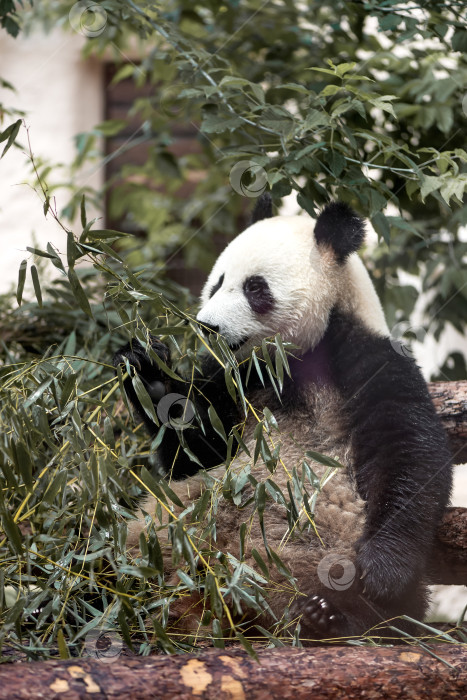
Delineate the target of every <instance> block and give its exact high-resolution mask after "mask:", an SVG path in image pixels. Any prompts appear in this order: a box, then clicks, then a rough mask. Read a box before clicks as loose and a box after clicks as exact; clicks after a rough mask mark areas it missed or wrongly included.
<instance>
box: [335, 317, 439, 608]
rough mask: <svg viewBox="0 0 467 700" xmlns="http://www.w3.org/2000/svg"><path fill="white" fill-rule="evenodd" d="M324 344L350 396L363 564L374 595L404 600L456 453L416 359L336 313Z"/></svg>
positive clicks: (420, 569) (422, 563)
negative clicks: (363, 509) (363, 506)
mask: <svg viewBox="0 0 467 700" xmlns="http://www.w3.org/2000/svg"><path fill="white" fill-rule="evenodd" d="M324 342H325V343H326V344H327V352H328V354H329V357H330V358H331V363H332V369H331V372H332V376H333V379H334V381H335V383H336V384H337V386H338V388H339V389H340V391H341V393H342V395H343V396H344V399H345V400H346V413H347V420H348V424H349V428H350V431H351V436H352V447H353V454H354V471H355V479H356V483H357V488H358V491H359V493H360V495H361V497H362V498H363V499H364V500H365V501H366V503H367V516H366V528H365V533H364V535H363V537H362V538H361V540H360V542H359V552H358V564H359V567H360V570H361V572H362V575H363V580H364V590H365V593H366V594H367V595H368V597H369V598H370V599H371V600H375V601H381V602H384V601H386V600H396V599H402V598H404V596H405V595H406V594H408V592H409V591H410V590H411V588H412V587H413V586H415V585H416V583H417V581H419V580H420V578H421V576H422V575H423V573H424V571H425V567H426V560H427V555H428V552H429V550H430V548H431V546H432V544H433V538H434V534H435V531H436V528H437V525H438V523H439V521H440V518H441V516H442V514H443V512H444V509H445V507H446V505H447V503H448V501H449V494H450V490H451V472H452V465H451V453H450V450H449V447H448V443H447V438H446V435H445V433H444V430H443V429H442V426H441V424H440V421H439V419H438V416H437V415H436V412H435V409H434V406H433V404H432V402H431V399H430V396H429V394H428V389H427V387H426V384H425V381H424V379H423V377H422V375H421V373H420V370H419V369H418V367H417V365H416V364H415V362H414V361H413V360H412V359H411V358H409V357H406V356H405V355H403V354H400V353H398V352H397V351H396V350H395V348H394V347H393V345H392V344H391V342H390V340H389V338H384V337H381V336H378V335H376V334H374V333H371V332H370V331H369V330H367V329H366V328H365V327H364V326H363V324H362V323H360V322H358V321H357V319H355V318H353V317H351V316H347V315H344V314H342V313H338V312H334V313H333V315H332V318H331V321H330V325H329V329H328V332H327V333H326V336H325V339H324Z"/></svg>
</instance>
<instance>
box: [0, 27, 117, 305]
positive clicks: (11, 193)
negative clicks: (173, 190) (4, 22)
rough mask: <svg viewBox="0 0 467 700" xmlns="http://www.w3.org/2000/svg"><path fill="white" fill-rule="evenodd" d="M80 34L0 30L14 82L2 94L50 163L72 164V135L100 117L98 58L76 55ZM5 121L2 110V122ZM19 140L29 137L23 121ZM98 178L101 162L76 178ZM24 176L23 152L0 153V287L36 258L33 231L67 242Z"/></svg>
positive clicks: (1, 56)
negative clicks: (13, 34) (26, 261)
mask: <svg viewBox="0 0 467 700" xmlns="http://www.w3.org/2000/svg"><path fill="white" fill-rule="evenodd" d="M84 41H85V38H84V37H83V36H81V35H80V34H77V33H73V32H68V33H65V32H62V31H60V30H57V31H54V32H52V33H51V34H47V35H45V34H43V33H39V32H37V33H34V34H32V35H29V36H24V35H20V36H19V37H18V38H17V39H12V38H11V37H9V36H8V35H7V34H6V33H5V32H2V33H1V34H0V77H2V78H3V79H5V80H8V81H9V82H10V83H12V84H13V85H14V86H15V88H16V90H17V94H13V93H11V92H10V91H7V90H1V92H0V95H1V97H0V102H3V103H4V104H5V105H7V106H14V107H17V108H19V109H22V110H24V111H25V112H26V117H25V123H26V125H27V126H28V127H29V135H30V140H31V146H32V151H33V153H34V155H35V156H37V157H38V158H42V159H45V160H48V161H50V163H53V164H55V163H64V164H69V163H70V162H71V161H72V160H73V157H74V155H75V148H74V142H73V137H74V135H75V134H77V133H79V132H81V131H86V130H89V129H91V128H92V127H93V126H94V125H95V124H97V123H98V122H99V121H101V120H102V118H103V116H102V115H103V89H102V82H101V67H100V64H99V62H98V61H97V60H96V59H88V60H83V58H82V57H81V48H82V46H83V43H84ZM10 121H11V120H9V118H7V119H6V121H5V122H4V124H3V126H2V127H1V128H0V130H3V128H5V127H6V126H8V124H9V123H10ZM19 140H20V142H21V143H22V144H24V145H26V143H27V140H26V132H25V130H24V129H22V130H21V132H20V135H19ZM2 148H3V144H2ZM93 171H94V172H93ZM65 179H66V176H65V175H64V173H61V172H60V171H56V172H53V171H52V173H51V174H50V175H49V176H48V181H49V182H50V183H53V182H60V181H63V180H65ZM102 181H103V170H102V169H96V168H92V169H88V171H87V172H83V173H82V174H81V177H80V184H85V183H86V182H88V184H91V185H93V186H97V187H98V186H99V185H100V184H102ZM28 182H29V183H31V182H32V177H31V169H30V163H29V161H28V158H27V156H26V155H24V153H22V152H21V151H19V150H18V149H15V148H12V149H10V150H9V151H8V153H7V154H6V155H5V157H4V158H3V159H2V160H0V243H1V251H2V254H1V256H0V293H2V292H6V291H8V290H9V289H10V288H11V285H12V284H16V279H17V275H18V267H19V264H20V262H21V260H23V259H24V258H29V259H30V261H31V262H33V260H32V257H31V256H30V254H29V253H28V252H27V251H26V246H31V245H32V244H33V234H34V237H35V239H36V243H37V244H38V245H39V247H40V246H44V245H45V244H46V243H47V242H48V241H51V242H53V243H54V244H55V245H56V246H57V247H58V248H59V249H60V250H62V251H63V250H64V249H65V247H66V246H65V243H64V234H63V232H62V231H61V229H59V227H58V226H57V224H56V223H55V222H54V221H53V219H52V218H51V216H50V215H49V216H48V217H47V219H45V218H44V215H43V212H42V203H41V201H40V200H39V198H38V197H37V195H36V193H35V192H34V191H33V190H32V189H31V187H29V186H28V185H27V184H23V183H28ZM66 201H67V194H66V192H58V193H57V208H58V210H60V209H61V208H62V207H63V206H64V205H65V204H66ZM94 215H95V214H94ZM49 267H50V266H49Z"/></svg>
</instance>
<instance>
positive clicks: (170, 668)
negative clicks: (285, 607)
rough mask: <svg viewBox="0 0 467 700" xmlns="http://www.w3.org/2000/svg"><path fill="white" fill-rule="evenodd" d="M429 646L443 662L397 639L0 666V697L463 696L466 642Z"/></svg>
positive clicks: (440, 699)
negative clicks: (391, 644)
mask: <svg viewBox="0 0 467 700" xmlns="http://www.w3.org/2000/svg"><path fill="white" fill-rule="evenodd" d="M433 649H434V651H435V652H436V654H437V655H438V656H439V657H440V658H441V659H443V660H444V661H445V662H446V663H443V661H440V660H438V659H436V658H434V657H433V656H431V655H429V654H428V653H426V652H424V651H422V650H421V649H420V648H418V647H408V646H402V647H397V648H383V647H381V648H374V647H371V648H370V647H359V648H357V647H317V648H314V649H306V650H304V649H292V648H284V649H263V650H260V651H258V657H259V662H258V661H256V660H254V659H252V658H250V657H249V656H248V655H247V654H246V653H245V652H244V651H241V650H238V649H235V650H232V649H226V650H219V649H216V650H212V649H211V650H208V651H205V652H203V653H201V654H199V655H197V656H194V655H192V654H183V655H176V656H170V657H167V656H150V657H146V658H141V657H130V658H124V657H122V658H120V659H119V660H118V661H117V662H115V663H112V664H106V663H102V662H101V661H99V660H96V659H89V658H88V659H71V660H69V661H46V662H43V663H37V662H34V663H30V664H21V666H20V667H19V666H18V665H12V666H9V665H6V666H2V667H0V699H1V700H6V699H7V698H8V700H26V699H27V700H38V699H39V698H41V699H42V698H47V700H55V699H57V698H66V699H67V700H78V698H80V699H81V698H95V699H96V700H100V699H101V698H102V699H103V698H106V699H108V698H115V699H117V698H131V699H132V700H146V699H147V698H151V699H153V700H158V699H159V698H160V699H161V700H162V699H163V700H166V699H167V698H177V700H185V699H188V698H203V700H211V699H212V700H275V699H276V698H278V699H279V698H280V700H309V699H310V698H313V700H328V699H330V698H333V699H335V698H355V699H358V698H387V699H388V700H393V699H398V698H401V699H402V698H403V699H404V700H405V699H406V698H408V697H410V698H412V699H413V700H417V698H420V699H421V698H424V699H428V700H429V699H430V698H436V700H444V699H445V698H446V700H447V699H448V698H449V699H450V700H455V699H457V698H459V700H460V699H461V698H462V699H465V698H466V697H467V655H466V648H465V646H464V645H459V646H456V645H452V646H450V645H447V644H444V645H442V644H437V645H435V646H434V647H433ZM448 664H449V665H448Z"/></svg>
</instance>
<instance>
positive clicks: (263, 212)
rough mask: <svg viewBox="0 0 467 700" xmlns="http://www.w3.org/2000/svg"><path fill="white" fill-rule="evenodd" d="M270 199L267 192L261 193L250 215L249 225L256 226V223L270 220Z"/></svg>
mask: <svg viewBox="0 0 467 700" xmlns="http://www.w3.org/2000/svg"><path fill="white" fill-rule="evenodd" d="M272 215H273V214H272V199H271V195H270V194H269V192H263V194H261V195H260V196H259V197H258V199H257V200H256V204H255V208H254V209H253V213H252V215H251V223H252V224H256V222H257V221H262V220H263V219H270V218H271V217H272Z"/></svg>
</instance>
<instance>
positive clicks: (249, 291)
mask: <svg viewBox="0 0 467 700" xmlns="http://www.w3.org/2000/svg"><path fill="white" fill-rule="evenodd" d="M243 293H244V294H245V296H246V298H247V301H248V303H249V305H250V307H251V309H252V311H254V313H255V314H259V315H260V316H263V315H264V314H267V313H269V312H270V311H272V310H273V309H274V307H275V305H276V300H275V299H274V296H273V294H272V292H271V289H270V287H269V284H268V283H267V281H266V280H265V278H264V277H263V276H262V275H252V276H251V277H247V279H246V280H245V282H244V283H243Z"/></svg>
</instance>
